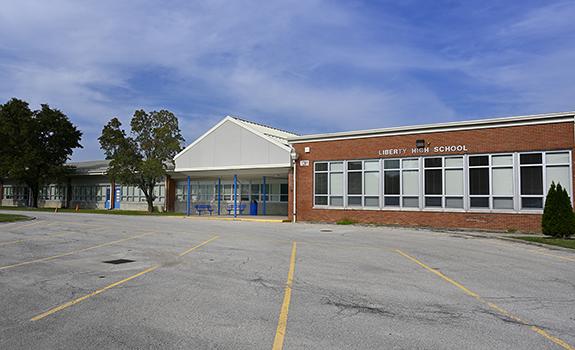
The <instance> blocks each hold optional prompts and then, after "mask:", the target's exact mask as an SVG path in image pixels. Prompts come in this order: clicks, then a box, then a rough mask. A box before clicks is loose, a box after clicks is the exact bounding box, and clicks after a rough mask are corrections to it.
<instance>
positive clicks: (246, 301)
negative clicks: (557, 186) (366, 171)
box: [0, 211, 575, 350]
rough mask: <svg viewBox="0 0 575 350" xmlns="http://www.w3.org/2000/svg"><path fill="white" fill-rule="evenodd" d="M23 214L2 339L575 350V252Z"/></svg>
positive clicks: (446, 237)
mask: <svg viewBox="0 0 575 350" xmlns="http://www.w3.org/2000/svg"><path fill="white" fill-rule="evenodd" d="M10 212H11V213H13V212H12V211H10ZM23 213H24V214H27V215H34V216H36V220H32V221H25V222H16V223H9V224H0V295H1V298H0V349H102V348H104V349H234V350H236V349H274V350H280V349H286V350H287V349H575V252H570V251H566V250H558V249H553V248H545V247H539V246H534V245H528V244H523V243H516V242H510V241H505V240H501V239H498V238H497V237H496V236H491V235H482V234H479V235H478V234H473V233H471V234H470V233H465V232H453V231H450V232H441V231H430V230H425V229H405V228H391V227H366V226H353V225H351V226H339V225H328V224H303V223H298V224H291V223H261V222H233V221H215V220H190V219H186V218H182V217H141V216H115V215H95V214H76V213H56V214H54V213H42V212H34V213H32V214H31V213H30V212H28V213H25V212H23Z"/></svg>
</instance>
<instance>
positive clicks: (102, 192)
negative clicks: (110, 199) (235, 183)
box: [72, 185, 109, 202]
mask: <svg viewBox="0 0 575 350" xmlns="http://www.w3.org/2000/svg"><path fill="white" fill-rule="evenodd" d="M108 188H109V186H106V185H91V186H72V200H74V201H78V202H102V201H105V200H106V190H107V189H108Z"/></svg>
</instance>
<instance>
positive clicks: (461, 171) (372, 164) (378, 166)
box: [314, 151, 571, 210]
mask: <svg viewBox="0 0 575 350" xmlns="http://www.w3.org/2000/svg"><path fill="white" fill-rule="evenodd" d="M570 159H571V154H570V152H568V151H565V152H532V153H520V154H519V153H509V154H486V155H469V156H467V155H465V156H441V157H419V158H406V159H382V160H379V159H378V160H358V161H334V162H316V163H315V164H314V167H315V168H314V170H315V172H314V204H315V206H326V207H338V208H341V207H364V208H417V209H424V208H448V209H461V210H467V209H501V210H528V209H542V208H543V204H544V197H545V193H546V191H547V189H548V188H549V186H550V185H551V182H555V183H560V184H561V185H562V186H563V187H565V188H566V189H567V191H568V193H570V194H571V165H570V164H571V161H570Z"/></svg>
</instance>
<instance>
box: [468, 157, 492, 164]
mask: <svg viewBox="0 0 575 350" xmlns="http://www.w3.org/2000/svg"><path fill="white" fill-rule="evenodd" d="M480 165H489V157H488V156H471V157H469V166H480Z"/></svg>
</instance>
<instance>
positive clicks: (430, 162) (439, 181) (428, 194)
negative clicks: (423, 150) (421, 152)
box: [424, 157, 443, 208]
mask: <svg viewBox="0 0 575 350" xmlns="http://www.w3.org/2000/svg"><path fill="white" fill-rule="evenodd" d="M424 165H425V173H424V174H425V207H431V208H433V207H439V208H441V207H442V206H443V205H442V198H443V169H442V165H443V158H441V157H437V158H425V159H424Z"/></svg>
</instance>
